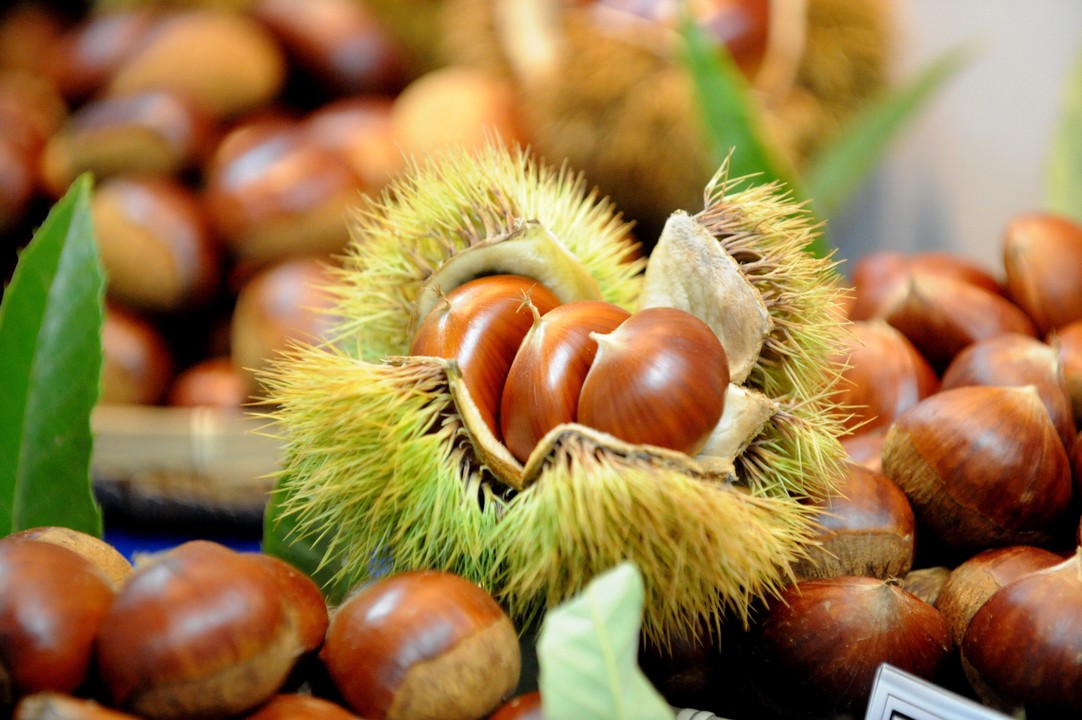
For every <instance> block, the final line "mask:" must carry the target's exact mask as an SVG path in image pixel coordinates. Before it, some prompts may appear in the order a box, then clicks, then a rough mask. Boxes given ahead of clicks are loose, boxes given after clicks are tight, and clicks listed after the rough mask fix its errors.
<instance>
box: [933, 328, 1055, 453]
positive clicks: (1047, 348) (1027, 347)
mask: <svg viewBox="0 0 1082 720" xmlns="http://www.w3.org/2000/svg"><path fill="white" fill-rule="evenodd" d="M964 385H1012V386H1025V385H1033V386H1034V387H1035V388H1037V392H1038V394H1039V395H1040V397H1041V401H1042V402H1043V403H1044V405H1045V408H1046V409H1047V410H1048V415H1049V416H1050V417H1051V418H1052V422H1053V424H1054V425H1055V426H1056V431H1057V432H1058V433H1059V435H1060V438H1061V439H1062V440H1063V445H1064V447H1066V448H1070V447H1071V445H1072V444H1073V443H1074V437H1075V422H1074V411H1073V410H1072V408H1071V399H1070V391H1069V390H1068V387H1067V379H1066V376H1065V375H1064V372H1063V368H1062V365H1061V362H1060V356H1059V353H1058V352H1057V351H1056V349H1055V348H1053V347H1052V346H1051V345H1048V344H1047V343H1044V342H1042V341H1040V340H1038V339H1037V338H1035V337H1032V336H1029V335H1019V334H1017V333H1004V334H1002V335H996V336H993V337H989V338H985V339H983V340H978V341H977V342H975V343H973V344H972V345H970V346H969V347H967V348H965V349H964V350H962V351H961V352H960V353H958V355H956V356H955V358H954V359H953V360H952V361H951V363H950V365H948V366H947V369H946V370H945V371H944V372H943V377H942V381H941V383H940V389H941V390H949V389H951V388H956V387H962V386H964Z"/></svg>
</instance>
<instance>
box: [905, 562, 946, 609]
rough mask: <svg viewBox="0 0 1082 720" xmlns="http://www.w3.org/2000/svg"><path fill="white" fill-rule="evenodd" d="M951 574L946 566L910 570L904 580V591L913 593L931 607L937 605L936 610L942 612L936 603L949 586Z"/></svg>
mask: <svg viewBox="0 0 1082 720" xmlns="http://www.w3.org/2000/svg"><path fill="white" fill-rule="evenodd" d="M950 574H951V569H950V568H948V567H946V566H945V565H934V566H932V567H923V568H918V569H916V570H910V571H909V572H907V573H906V574H905V577H903V578H902V589H903V590H905V591H906V592H911V593H913V594H914V595H916V596H917V597H918V598H920V599H921V600H923V601H924V602H926V603H928V604H929V605H935V606H936V609H937V610H940V612H942V610H941V609H940V608H939V606H938V605H936V602H937V601H938V600H939V597H940V595H941V594H942V593H943V586H944V585H946V584H947V580H948V578H950Z"/></svg>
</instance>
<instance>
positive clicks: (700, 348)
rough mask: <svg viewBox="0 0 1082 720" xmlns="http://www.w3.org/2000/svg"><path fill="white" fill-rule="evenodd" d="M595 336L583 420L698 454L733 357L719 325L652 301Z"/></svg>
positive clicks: (719, 407) (629, 438)
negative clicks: (716, 328)
mask: <svg viewBox="0 0 1082 720" xmlns="http://www.w3.org/2000/svg"><path fill="white" fill-rule="evenodd" d="M593 337H594V339H595V340H596V341H597V345H598V348H597V354H596V356H595V357H594V361H593V363H592V364H591V365H590V370H589V372H588V373H587V374H586V379H585V380H584V381H583V383H582V391H581V392H580V394H579V407H578V422H580V423H582V424H583V425H588V426H589V427H592V428H596V429H597V430H601V431H602V432H607V433H610V434H611V435H614V436H616V437H617V438H619V439H621V440H623V441H625V442H629V443H646V444H650V445H657V446H660V447H664V448H669V449H672V450H676V451H678V452H684V453H687V454H689V455H694V454H695V453H697V452H698V451H699V450H700V449H701V448H702V447H703V445H704V444H705V443H706V441H707V440H708V439H709V437H710V433H711V431H712V430H713V429H714V427H715V426H716V425H717V424H718V421H719V420H720V419H721V415H722V412H723V410H724V407H725V394H726V392H727V391H728V388H729V360H728V357H727V356H726V354H725V348H724V347H722V345H721V341H720V340H718V337H717V335H715V334H714V331H713V330H711V329H710V327H709V326H708V325H707V324H706V323H704V322H703V321H702V320H700V319H699V318H697V317H695V316H694V315H692V314H691V313H688V312H685V311H683V310H678V309H676V308H668V307H651V308H645V309H643V310H639V311H638V312H635V313H633V314H632V315H631V317H629V318H628V319H627V320H625V321H624V322H623V323H621V324H620V326H619V327H617V328H616V329H615V330H613V331H612V332H610V333H606V334H598V333H594V335H593Z"/></svg>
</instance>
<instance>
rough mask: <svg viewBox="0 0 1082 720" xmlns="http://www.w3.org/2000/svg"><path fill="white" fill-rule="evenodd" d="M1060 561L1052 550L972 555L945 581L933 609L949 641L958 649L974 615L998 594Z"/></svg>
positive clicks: (1017, 548)
mask: <svg viewBox="0 0 1082 720" xmlns="http://www.w3.org/2000/svg"><path fill="white" fill-rule="evenodd" d="M1062 560H1063V558H1062V557H1060V556H1059V555H1056V554H1055V553H1054V552H1052V551H1051V550H1045V549H1044V548H1039V547H1034V546H1032V545H1010V546H1007V547H1000V548H990V549H988V550H984V551H982V552H979V553H977V554H976V555H973V556H972V557H970V558H969V559H967V560H965V561H964V562H962V563H961V564H959V565H958V566H957V567H955V568H954V569H953V570H951V573H950V576H949V577H948V578H947V582H946V583H945V584H944V586H943V589H942V591H941V592H940V594H939V599H938V600H937V601H936V607H937V608H938V609H939V611H940V612H942V613H943V616H944V617H945V618H947V622H948V623H949V624H950V628H951V638H952V639H953V640H954V643H955V645H957V646H959V647H960V646H961V644H962V637H963V636H964V635H965V632H966V628H967V627H969V621H970V620H972V619H973V615H974V614H975V613H976V612H977V611H978V610H980V608H981V605H983V604H984V603H985V602H986V601H987V600H988V598H990V597H992V595H994V594H995V592H996V591H997V590H999V589H1000V588H1001V587H1003V586H1004V585H1007V584H1009V583H1011V582H1013V581H1015V580H1017V579H1018V578H1020V577H1022V576H1023V575H1026V574H1028V573H1031V572H1036V571H1037V570H1041V569H1044V568H1046V567H1052V566H1053V565H1057V564H1059V563H1060V562H1062Z"/></svg>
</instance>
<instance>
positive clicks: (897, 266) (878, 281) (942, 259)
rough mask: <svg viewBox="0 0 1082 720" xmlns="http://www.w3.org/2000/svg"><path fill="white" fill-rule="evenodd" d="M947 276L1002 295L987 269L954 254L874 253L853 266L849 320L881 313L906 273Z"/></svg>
mask: <svg viewBox="0 0 1082 720" xmlns="http://www.w3.org/2000/svg"><path fill="white" fill-rule="evenodd" d="M912 272H917V273H922V274H925V275H934V276H940V277H949V278H954V279H956V280H961V281H963V282H967V283H969V284H971V285H975V286H976V287H979V288H982V289H984V290H987V291H988V292H991V293H993V294H995V295H1002V294H1003V292H1004V290H1003V284H1002V283H1001V282H1000V281H999V280H998V279H997V278H996V277H995V276H993V275H992V273H991V272H990V271H989V270H987V269H986V268H984V267H982V266H981V265H979V264H978V263H976V262H973V261H971V260H968V259H966V258H964V257H962V256H961V255H958V254H956V253H950V252H944V251H938V250H933V251H927V252H918V253H903V252H899V251H897V250H877V251H874V252H870V253H867V254H866V255H864V256H862V257H861V258H859V259H857V260H856V261H855V262H854V263H853V267H852V272H851V273H850V277H851V279H852V285H853V303H852V306H851V307H850V311H849V318H850V319H851V320H867V319H869V318H872V317H877V316H880V315H881V314H882V306H883V304H884V303H886V302H888V301H889V300H890V298H891V296H893V295H895V294H896V293H897V292H898V288H899V286H900V285H902V284H904V283H905V281H906V278H907V277H908V275H909V273H912Z"/></svg>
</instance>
